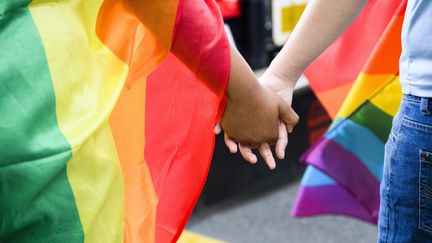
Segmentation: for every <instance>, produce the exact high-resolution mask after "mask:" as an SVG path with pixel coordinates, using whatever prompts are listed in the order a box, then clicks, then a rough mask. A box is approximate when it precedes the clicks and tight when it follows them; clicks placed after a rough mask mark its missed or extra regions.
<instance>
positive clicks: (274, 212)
mask: <svg viewBox="0 0 432 243" xmlns="http://www.w3.org/2000/svg"><path fill="white" fill-rule="evenodd" d="M297 189H298V182H294V183H290V184H286V185H283V186H279V187H278V188H274V189H273V190H271V191H267V192H265V193H260V194H258V195H257V194H256V193H254V194H253V195H252V194H249V195H247V194H246V195H242V196H241V197H237V198H233V199H230V201H226V202H223V203H219V204H217V205H215V206H211V207H206V208H200V209H199V210H198V211H196V212H194V214H193V215H192V217H191V220H190V221H189V224H188V225H187V229H188V230H190V231H193V232H197V233H200V234H203V235H206V236H210V237H213V238H216V239H219V240H223V241H227V242H234V243H237V242H238V243H243V242H245V243H255V242H256V243H272V242H277V243H279V242H288V243H291V242H292V243H318V242H319V243H362V242H365V243H366V242H367V243H369V242H376V237H377V233H376V226H374V225H371V224H368V223H364V222H360V221H357V220H354V219H351V218H346V217H342V216H320V217H313V218H302V219H295V218H292V217H291V216H290V215H289V211H290V208H291V206H292V204H293V202H294V198H295V195H296V192H297Z"/></svg>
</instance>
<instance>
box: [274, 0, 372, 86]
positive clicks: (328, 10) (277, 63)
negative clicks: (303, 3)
mask: <svg viewBox="0 0 432 243" xmlns="http://www.w3.org/2000/svg"><path fill="white" fill-rule="evenodd" d="M366 2H367V0H312V1H310V2H309V4H308V6H307V7H306V9H305V11H304V13H303V15H302V17H301V18H300V20H299V22H298V24H297V26H296V27H295V29H294V31H293V33H292V34H291V35H290V37H289V39H288V41H287V43H286V44H285V45H284V47H283V48H282V50H281V51H280V53H279V54H278V55H277V56H276V58H275V59H274V60H273V61H272V63H271V65H270V67H269V69H268V71H267V72H268V74H270V75H274V76H276V77H278V78H280V79H282V80H285V81H286V82H288V83H289V85H295V82H297V80H298V78H299V77H300V75H301V74H302V73H303V71H304V69H305V68H306V67H307V66H308V65H309V64H310V63H311V62H312V61H313V60H315V58H317V57H318V56H319V55H320V54H321V53H322V52H323V51H324V50H325V49H326V48H327V47H328V46H329V45H330V44H331V43H333V41H334V40H335V39H336V38H337V37H338V36H339V35H340V34H341V33H342V32H343V31H344V30H345V29H346V28H347V27H348V26H349V24H350V23H351V22H352V20H353V19H354V18H355V17H356V16H357V14H358V13H359V12H360V10H361V9H362V8H363V6H364V5H365V3H366Z"/></svg>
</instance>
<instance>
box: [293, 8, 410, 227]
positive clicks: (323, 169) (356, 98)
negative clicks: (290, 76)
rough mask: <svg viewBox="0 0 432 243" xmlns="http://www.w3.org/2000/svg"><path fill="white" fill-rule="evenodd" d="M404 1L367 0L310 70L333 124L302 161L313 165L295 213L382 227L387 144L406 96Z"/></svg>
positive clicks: (318, 95)
mask: <svg viewBox="0 0 432 243" xmlns="http://www.w3.org/2000/svg"><path fill="white" fill-rule="evenodd" d="M405 7H406V0H398V1H395V0H382V1H369V2H368V4H367V6H366V7H365V9H364V10H363V12H362V13H361V14H360V16H359V17H358V18H357V19H356V20H355V22H354V23H353V24H352V25H351V26H350V27H349V29H348V30H347V31H346V32H345V33H344V34H343V35H342V36H341V37H340V38H339V39H338V40H337V41H336V42H335V43H334V44H333V45H332V46H331V47H330V48H329V49H327V50H326V52H325V53H323V55H321V56H320V57H319V58H318V59H317V60H316V61H315V62H314V63H313V64H312V65H311V66H310V67H309V68H308V70H307V71H306V73H305V75H306V76H307V78H308V79H309V81H310V83H311V86H312V89H313V90H314V92H315V93H316V94H317V97H318V98H319V100H320V101H321V102H322V103H323V105H324V106H325V108H326V109H327V111H328V112H329V114H330V116H331V117H333V118H334V120H333V123H332V125H331V126H330V128H329V129H328V131H327V132H326V133H325V134H324V136H323V137H322V138H321V139H320V140H319V141H318V142H317V143H316V144H315V145H313V146H312V147H311V148H310V149H309V150H308V151H307V152H306V154H305V155H304V156H303V158H302V160H303V161H305V162H306V163H308V164H309V166H308V168H307V170H306V173H305V174H304V176H303V179H302V181H301V187H300V190H299V193H298V196H297V200H296V203H295V205H294V207H293V210H292V214H293V215H294V216H311V215H317V214H326V213H327V214H343V215H348V216H352V217H356V218H359V219H362V220H365V221H368V222H371V223H376V222H377V219H378V211H379V185H380V181H381V178H382V170H383V161H384V144H385V142H386V141H387V137H388V134H389V133H390V129H391V123H392V118H393V117H394V115H395V114H396V112H397V110H398V108H399V103H400V100H401V98H402V93H401V88H400V84H399V77H398V75H399V56H400V53H401V40H400V38H401V37H400V36H401V28H402V23H403V16H404V12H405Z"/></svg>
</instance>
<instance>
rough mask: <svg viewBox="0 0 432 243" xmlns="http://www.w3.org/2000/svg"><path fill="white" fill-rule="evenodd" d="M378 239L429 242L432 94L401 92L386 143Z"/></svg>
mask: <svg viewBox="0 0 432 243" xmlns="http://www.w3.org/2000/svg"><path fill="white" fill-rule="evenodd" d="M378 224H379V234H378V242H379V243H382V242H390V243H399V242H413V243H421V242H432V98H420V97H416V96H412V95H404V97H403V100H402V103H401V107H400V109H399V112H398V114H397V115H396V116H395V117H394V119H393V126H392V130H391V133H390V136H389V139H388V141H387V143H386V145H385V156H384V175H383V180H382V182H381V204H380V214H379V222H378Z"/></svg>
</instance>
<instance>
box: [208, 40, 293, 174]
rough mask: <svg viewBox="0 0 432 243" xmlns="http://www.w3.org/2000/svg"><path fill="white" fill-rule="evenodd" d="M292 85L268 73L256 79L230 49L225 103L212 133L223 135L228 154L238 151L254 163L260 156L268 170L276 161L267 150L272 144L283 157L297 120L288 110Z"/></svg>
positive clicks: (235, 52)
mask: <svg viewBox="0 0 432 243" xmlns="http://www.w3.org/2000/svg"><path fill="white" fill-rule="evenodd" d="M294 86H295V82H285V81H284V80H282V79H281V78H279V77H278V76H277V75H275V73H272V72H271V71H269V70H267V71H266V72H265V73H264V74H263V75H262V76H261V77H260V78H259V80H257V79H256V77H255V75H254V73H253V71H252V70H251V69H250V67H249V66H248V64H247V63H246V62H245V61H244V59H243V58H242V57H241V55H240V54H239V53H238V51H237V50H236V49H235V48H231V71H230V79H229V83H228V87H227V91H226V98H227V104H226V108H225V111H224V113H223V115H222V118H221V121H220V123H219V124H218V125H217V126H216V127H215V133H216V134H219V133H220V132H221V131H222V129H223V131H224V132H225V144H226V146H227V147H228V149H229V150H230V152H231V153H236V152H237V151H238V150H240V153H241V154H242V156H243V158H244V159H245V160H247V161H249V162H250V163H253V164H254V163H256V162H257V157H256V155H255V154H254V153H253V152H252V148H258V151H259V153H260V154H261V156H262V157H263V159H264V161H265V162H266V164H267V165H268V167H269V168H270V169H274V168H275V167H276V162H275V159H274V157H273V154H272V152H271V150H270V144H273V143H275V152H276V156H277V157H278V158H279V159H283V158H284V157H285V148H286V147H287V145H288V133H291V132H292V130H293V128H294V126H295V125H296V124H297V122H298V120H299V117H298V115H297V114H296V113H295V112H294V110H293V109H292V108H291V102H292V94H293V90H294ZM237 144H238V147H237Z"/></svg>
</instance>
